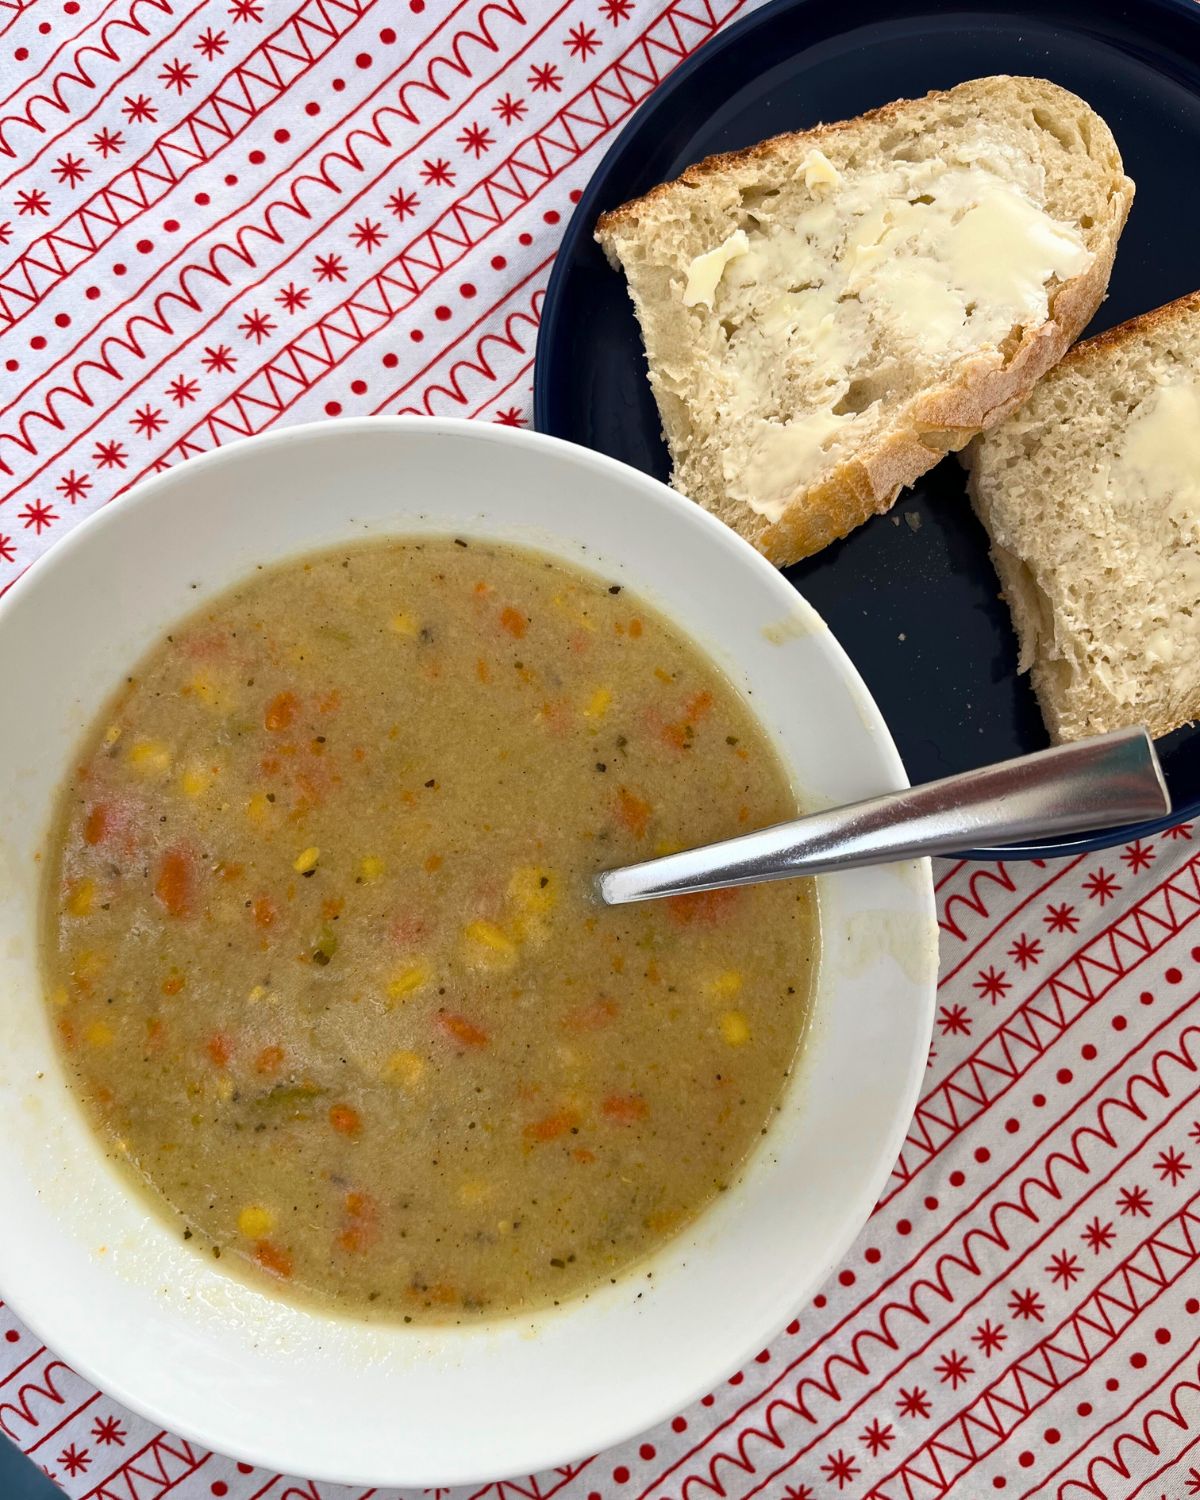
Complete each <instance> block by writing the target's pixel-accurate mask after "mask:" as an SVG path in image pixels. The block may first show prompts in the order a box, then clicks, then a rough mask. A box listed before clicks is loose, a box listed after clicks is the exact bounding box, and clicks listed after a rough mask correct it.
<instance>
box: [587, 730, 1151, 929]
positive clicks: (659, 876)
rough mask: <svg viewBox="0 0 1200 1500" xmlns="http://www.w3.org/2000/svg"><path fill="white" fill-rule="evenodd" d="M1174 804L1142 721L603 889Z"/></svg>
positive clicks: (714, 878) (1095, 824) (789, 870)
mask: <svg viewBox="0 0 1200 1500" xmlns="http://www.w3.org/2000/svg"><path fill="white" fill-rule="evenodd" d="M1170 811H1171V798H1170V794H1169V793H1168V791H1167V788H1166V783H1165V782H1164V781H1163V775H1162V768H1161V767H1160V766H1159V764H1158V756H1157V755H1156V754H1155V751H1154V744H1153V742H1152V741H1151V739H1150V736H1149V735H1148V734H1147V732H1146V730H1145V729H1143V728H1142V727H1141V726H1140V725H1138V726H1137V727H1136V728H1134V729H1117V730H1114V731H1113V732H1112V733H1111V734H1101V735H1097V736H1096V737H1095V738H1094V739H1087V740H1077V741H1075V743H1074V744H1070V745H1057V746H1055V747H1054V748H1053V749H1051V750H1039V751H1038V752H1037V753H1036V754H1034V755H1022V756H1019V757H1018V758H1017V759H1016V760H1006V761H1001V762H1000V764H999V765H995V766H984V767H983V768H982V769H981V770H978V771H967V772H965V773H964V774H963V775H961V776H947V777H946V778H945V779H944V780H942V781H930V782H927V783H926V784H925V785H924V786H915V787H912V788H911V789H910V790H908V791H904V792H890V793H888V794H887V795H886V796H883V797H872V798H871V799H870V800H869V801H867V802H855V803H852V804H851V805H850V806H848V807H835V808H830V809H829V810H828V811H826V812H818V813H811V814H810V815H809V816H808V817H806V818H798V819H797V820H796V821H795V822H793V823H779V824H777V825H776V826H775V827H773V828H764V829H762V830H760V831H759V832H758V833H747V834H744V835H743V836H742V837H741V838H736V839H726V840H725V841H724V842H723V843H720V844H709V845H707V846H705V847H704V848H700V849H688V850H685V851H684V852H683V853H681V854H668V855H666V856H665V857H664V858H663V859H651V860H647V861H646V863H645V864H640V865H627V866H625V867H624V868H622V869H619V870H609V871H608V872H607V873H606V874H603V875H599V876H597V877H596V889H597V892H598V894H599V896H600V899H601V900H602V901H603V902H605V904H606V905H609V906H618V905H622V904H623V903H625V902H627V901H652V900H655V899H656V898H658V897H660V896H678V895H682V894H684V893H685V892H688V891H711V890H714V889H716V888H717V887H720V886H728V885H755V884H757V883H758V882H759V881H762V880H786V879H789V878H790V877H791V876H793V875H823V874H825V873H826V872H827V871H829V870H849V869H853V868H854V867H855V866H857V865H885V864H889V863H892V862H893V861H895V860H901V859H912V858H914V857H916V856H919V855H923V854H953V853H955V852H956V851H957V850H961V849H973V848H975V847H977V846H978V845H980V844H989V845H995V844H1006V843H1013V842H1016V841H1019V840H1020V839H1022V838H1027V837H1033V836H1044V835H1046V834H1049V833H1077V832H1079V831H1080V830H1081V829H1087V828H1113V827H1116V826H1117V825H1119V824H1121V823H1134V822H1138V821H1140V820H1141V819H1143V818H1159V817H1162V816H1163V815H1164V814H1166V813H1169V812H1170Z"/></svg>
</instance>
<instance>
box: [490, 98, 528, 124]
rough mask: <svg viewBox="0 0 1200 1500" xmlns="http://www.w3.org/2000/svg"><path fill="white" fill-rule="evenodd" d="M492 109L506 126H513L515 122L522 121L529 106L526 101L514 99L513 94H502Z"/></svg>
mask: <svg viewBox="0 0 1200 1500" xmlns="http://www.w3.org/2000/svg"><path fill="white" fill-rule="evenodd" d="M492 108H493V109H494V110H495V111H496V113H497V114H498V115H499V116H500V118H501V119H502V120H503V121H504V123H505V124H506V125H511V124H512V123H513V122H514V121H515V120H520V119H521V118H522V117H523V116H524V114H525V111H526V110H527V109H528V108H529V106H528V104H526V103H525V101H524V99H514V98H513V96H512V95H511V94H502V95H501V96H500V98H499V99H497V100H496V102H495V104H493V105H492Z"/></svg>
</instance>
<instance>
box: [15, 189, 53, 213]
mask: <svg viewBox="0 0 1200 1500" xmlns="http://www.w3.org/2000/svg"><path fill="white" fill-rule="evenodd" d="M13 207H14V208H15V209H16V211H17V212H18V213H19V214H31V215H37V214H49V212H50V199H49V198H48V197H47V196H46V194H45V193H43V192H42V191H41V189H40V188H26V189H25V190H24V191H22V192H20V193H18V194H17V196H16V197H15V198H14V199H13Z"/></svg>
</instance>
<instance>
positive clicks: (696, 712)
mask: <svg viewBox="0 0 1200 1500" xmlns="http://www.w3.org/2000/svg"><path fill="white" fill-rule="evenodd" d="M712 706H713V695H712V694H711V693H710V692H708V691H707V690H705V691H704V692H700V693H693V694H692V696H691V697H690V698H689V699H688V701H687V703H686V704H685V705H684V710H683V711H684V713H685V714H686V715H687V717H688V720H689V722H690V723H692V724H699V723H700V721H701V720H702V719H706V718H707V717H708V715H709V714H710V713H711V712H712Z"/></svg>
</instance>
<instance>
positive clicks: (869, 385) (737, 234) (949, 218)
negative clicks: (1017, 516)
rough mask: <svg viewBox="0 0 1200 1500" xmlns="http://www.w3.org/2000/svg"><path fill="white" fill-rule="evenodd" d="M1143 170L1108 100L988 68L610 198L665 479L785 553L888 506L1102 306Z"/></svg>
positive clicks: (611, 233)
mask: <svg viewBox="0 0 1200 1500" xmlns="http://www.w3.org/2000/svg"><path fill="white" fill-rule="evenodd" d="M1132 197H1133V184H1132V182H1130V180H1129V179H1128V178H1127V177H1126V176H1125V174H1124V172H1123V170H1122V167H1121V157H1120V154H1119V153H1118V151H1117V147H1116V144H1115V142H1114V141H1113V138H1112V135H1111V133H1110V131H1109V129H1108V127H1107V125H1105V123H1104V121H1103V120H1102V119H1101V118H1100V117H1099V115H1097V114H1095V113H1094V112H1093V111H1092V110H1091V109H1089V108H1088V106H1087V105H1086V104H1085V103H1084V102H1083V101H1082V100H1081V99H1077V98H1076V97H1075V96H1074V95H1073V94H1069V93H1067V92H1066V91H1065V90H1064V89H1061V88H1058V87H1057V86H1056V85H1055V84H1052V83H1046V82H1044V81H1043V80H1041V79H1036V78H1007V77H1001V78H983V79H978V80H976V81H975V82H972V83H964V84H962V85H960V86H959V87H958V88H954V89H950V90H949V91H948V92H946V93H937V94H929V95H928V96H927V97H926V98H924V99H919V100H915V101H912V100H901V101H899V102H898V103H895V104H889V105H887V106H886V107H885V108H883V109H877V110H874V111H873V112H872V113H870V114H866V115H862V116H860V117H859V118H858V119H856V120H849V121H846V122H845V123H843V124H838V125H822V126H819V127H818V128H817V129H815V130H809V131H804V132H802V133H800V134H796V135H781V136H777V137H775V139H773V140H769V141H763V142H762V143H761V144H760V145H758V146H753V147H751V148H750V149H749V150H746V151H738V152H734V153H732V154H731V155H727V156H714V157H710V158H709V159H708V160H707V161H703V162H700V163H699V164H698V165H697V166H694V167H689V168H688V169H687V170H686V171H685V172H684V173H683V175H682V176H681V177H679V178H678V179H677V180H676V181H674V182H669V183H665V184H664V185H663V186H661V187H657V188H654V189H653V190H652V191H651V192H649V193H647V194H646V195H645V197H643V198H639V199H637V200H635V201H634V202H632V203H626V204H625V205H624V206H623V207H621V208H618V209H614V210H613V211H612V212H611V213H607V214H605V215H604V216H603V217H602V218H601V219H600V221H599V224H598V226H597V229H596V238H597V240H598V241H599V242H600V244H601V245H602V246H603V248H604V250H605V252H606V254H607V255H608V258H609V259H610V261H612V263H613V264H614V266H620V267H622V268H623V269H624V271H625V275H626V277H627V278H628V283H629V291H630V294H631V296H632V298H633V302H634V306H635V308H636V309H637V315H638V318H639V320H640V322H641V327H642V336H643V339H644V341H645V345H646V355H647V360H648V363H649V371H650V383H651V385H652V387H653V389H654V395H655V398H656V399H657V401H658V406H659V411H660V413H661V416H662V423H663V430H664V433H665V435H666V439H667V442H668V444H669V445H670V449H671V457H672V459H673V461H674V472H673V474H672V483H673V484H674V485H675V487H676V488H677V489H679V490H681V491H682V492H683V493H684V494H685V495H689V496H690V497H691V498H692V499H693V500H696V501H699V503H700V504H701V505H703V506H705V507H706V508H707V509H708V510H711V511H712V512H714V514H716V515H718V516H719V517H720V518H721V519H722V520H723V521H725V522H727V523H728V524H729V525H730V526H732V527H733V528H734V529H735V530H736V531H739V532H740V533H741V534H742V535H743V536H744V537H746V538H747V539H748V540H749V541H751V542H752V543H753V544H754V545H755V546H756V547H757V548H758V549H759V551H760V552H763V553H764V554H765V555H766V556H767V557H769V558H770V559H771V561H772V562H775V563H778V564H785V563H789V562H795V561H796V560H797V559H799V558H801V557H805V556H807V555H808V554H809V553H812V552H816V551H818V550H819V549H820V548H821V547H824V546H825V545H826V544H827V543H829V542H831V541H833V540H834V539H835V538H837V537H840V536H844V535H845V534H846V532H848V531H850V530H851V529H852V528H853V527H855V526H858V525H860V524H861V523H862V522H863V521H865V520H866V519H867V518H868V517H869V516H871V515H872V514H873V513H875V512H877V511H883V510H886V509H887V508H888V507H889V506H890V505H891V503H892V501H893V500H894V499H895V498H896V495H897V493H898V492H899V490H900V489H901V488H902V487H903V486H904V485H906V484H911V483H912V482H913V480H914V479H916V478H917V476H918V475H919V474H922V473H923V472H924V471H925V470H926V469H928V468H930V467H931V466H932V465H933V464H935V463H936V462H937V460H938V459H939V458H940V457H941V456H942V454H943V453H945V452H947V451H950V450H953V449H957V448H961V447H962V446H963V445H964V444H965V443H967V442H968V441H969V440H970V439H971V438H972V437H973V436H974V435H975V434H976V433H978V432H980V431H981V430H982V429H983V428H985V427H987V426H989V425H990V424H991V423H993V422H994V421H996V420H997V419H998V418H999V417H1000V416H1002V415H1003V414H1004V413H1005V412H1006V411H1008V410H1009V409H1010V408H1011V407H1012V406H1013V405H1015V404H1016V403H1017V402H1018V401H1019V400H1020V399H1021V398H1022V397H1023V396H1025V395H1026V394H1027V393H1028V391H1029V390H1030V389H1031V387H1032V386H1033V384H1034V382H1035V381H1036V380H1037V379H1038V377H1039V376H1040V375H1042V374H1044V373H1045V371H1046V370H1048V369H1049V368H1050V367H1051V366H1052V365H1053V364H1054V363H1055V362H1056V361H1057V360H1058V359H1059V358H1061V356H1062V354H1063V351H1064V350H1065V349H1066V348H1067V346H1068V345H1069V344H1070V343H1071V341H1072V340H1073V339H1074V338H1075V337H1076V336H1077V335H1078V334H1079V332H1080V330H1081V329H1082V328H1083V327H1084V325H1085V324H1086V323H1087V321H1088V319H1089V318H1090V317H1091V316H1092V314H1093V312H1095V310H1096V308H1097V306H1098V305H1099V303H1100V300H1101V298H1102V297H1103V295H1104V291H1105V288H1106V287H1107V285H1108V277H1109V272H1110V270H1111V268H1112V260H1113V254H1114V252H1115V250H1116V245H1117V238H1118V236H1119V235H1120V232H1121V229H1122V226H1123V225H1124V223H1125V218H1126V215H1127V213H1128V212H1129V205H1130V202H1131V200H1132Z"/></svg>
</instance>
